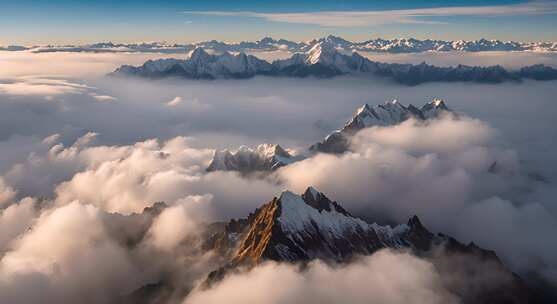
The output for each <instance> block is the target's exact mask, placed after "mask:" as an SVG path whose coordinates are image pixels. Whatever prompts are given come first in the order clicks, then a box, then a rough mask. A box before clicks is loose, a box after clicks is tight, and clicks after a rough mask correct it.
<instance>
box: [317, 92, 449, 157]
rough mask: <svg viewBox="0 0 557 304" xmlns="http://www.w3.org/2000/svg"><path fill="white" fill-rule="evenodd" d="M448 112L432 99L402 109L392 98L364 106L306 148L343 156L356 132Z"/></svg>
mask: <svg viewBox="0 0 557 304" xmlns="http://www.w3.org/2000/svg"><path fill="white" fill-rule="evenodd" d="M446 112H450V109H449V108H448V107H447V106H446V104H445V102H444V101H443V100H441V99H434V100H432V101H430V102H427V103H425V104H424V105H423V106H422V107H421V108H417V107H415V106H413V105H409V106H404V105H402V104H401V103H400V102H398V101H397V100H396V99H395V100H392V101H388V102H385V103H383V104H379V105H376V106H373V107H371V106H369V105H368V104H364V105H363V106H361V107H360V108H358V109H357V110H356V112H354V115H353V116H352V118H351V119H350V120H349V121H348V122H347V123H346V124H345V125H344V127H343V128H342V129H341V130H337V131H333V132H332V133H331V134H329V135H328V136H327V137H325V139H324V140H323V141H322V142H319V143H316V144H314V145H312V146H311V147H310V151H314V152H326V153H344V152H346V151H347V150H348V148H349V146H350V138H351V137H352V136H353V135H354V134H356V133H357V132H358V131H360V130H362V129H365V128H369V127H372V126H392V125H396V124H399V123H401V122H403V121H405V120H407V119H409V118H415V119H418V120H425V119H431V118H435V117H437V116H439V115H441V114H442V113H446Z"/></svg>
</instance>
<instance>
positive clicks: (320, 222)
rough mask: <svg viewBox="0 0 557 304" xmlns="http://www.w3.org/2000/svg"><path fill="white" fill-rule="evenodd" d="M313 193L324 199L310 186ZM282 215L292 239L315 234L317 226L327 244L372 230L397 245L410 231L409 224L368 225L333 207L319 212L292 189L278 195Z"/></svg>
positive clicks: (279, 218)
mask: <svg viewBox="0 0 557 304" xmlns="http://www.w3.org/2000/svg"><path fill="white" fill-rule="evenodd" d="M308 191H309V192H310V193H312V195H313V196H314V198H316V197H317V196H318V194H320V195H322V196H324V195H323V194H322V193H320V192H319V191H317V190H316V189H315V188H314V187H308V190H306V192H308ZM278 200H279V202H280V206H281V214H280V216H279V217H278V219H277V220H278V221H279V223H280V225H281V228H282V230H283V232H284V233H285V234H286V235H287V236H288V237H289V238H291V239H293V240H296V239H298V240H301V236H302V235H306V234H310V233H311V232H315V226H314V225H313V223H315V224H316V225H317V227H318V228H319V232H321V233H322V234H323V236H324V237H325V238H326V240H327V241H329V242H331V241H333V240H334V239H342V238H344V237H345V236H346V235H347V233H349V234H350V233H356V234H357V233H366V231H370V230H373V231H375V232H376V233H377V235H378V236H379V239H380V240H381V241H382V242H384V243H398V242H400V241H399V240H398V238H399V236H400V235H402V234H403V233H404V232H406V231H407V226H406V225H404V224H403V225H399V226H396V227H394V228H391V227H390V226H388V225H387V226H381V225H378V224H376V223H373V224H368V223H367V222H365V221H364V220H362V219H360V218H357V217H353V216H350V215H347V214H343V213H340V212H338V211H337V209H336V208H334V206H331V208H329V210H325V209H322V210H318V209H316V208H314V207H312V206H310V205H309V204H308V203H306V202H305V201H304V199H303V198H302V196H300V195H298V194H295V193H293V192H291V191H289V190H284V191H283V192H282V193H281V195H280V196H279V199H278Z"/></svg>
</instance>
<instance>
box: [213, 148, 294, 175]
mask: <svg viewBox="0 0 557 304" xmlns="http://www.w3.org/2000/svg"><path fill="white" fill-rule="evenodd" d="M299 159H300V157H299V156H294V155H292V154H290V153H289V152H288V151H286V150H284V149H283V148H282V147H281V146H279V145H271V144H261V145H259V146H257V147H256V148H255V149H251V148H248V147H246V146H241V147H240V148H239V149H238V150H236V151H230V150H222V151H215V154H214V155H213V159H212V160H211V163H210V164H209V166H208V167H207V171H208V172H212V171H239V172H242V173H250V172H255V171H272V170H275V169H277V168H280V167H282V166H285V165H288V164H290V163H292V162H295V161H297V160H299Z"/></svg>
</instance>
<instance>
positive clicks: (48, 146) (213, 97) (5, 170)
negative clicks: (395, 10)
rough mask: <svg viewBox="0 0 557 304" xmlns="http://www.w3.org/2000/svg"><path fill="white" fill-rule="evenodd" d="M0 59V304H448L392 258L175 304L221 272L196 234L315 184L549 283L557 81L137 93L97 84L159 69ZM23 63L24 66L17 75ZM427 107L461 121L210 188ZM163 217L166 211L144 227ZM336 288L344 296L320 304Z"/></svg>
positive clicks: (268, 85)
mask: <svg viewBox="0 0 557 304" xmlns="http://www.w3.org/2000/svg"><path fill="white" fill-rule="evenodd" d="M0 56H2V57H1V58H2V61H3V62H6V63H7V65H6V67H8V68H6V70H5V71H1V72H0V73H2V74H0V150H1V151H2V153H0V154H1V155H0V175H1V178H0V302H6V303H10V302H26V303H37V302H45V301H46V302H48V303H55V302H60V301H64V302H76V301H80V300H81V299H83V298H87V299H89V301H88V302H90V303H98V302H114V301H116V302H117V301H119V300H121V299H122V297H123V296H125V295H127V294H130V293H131V292H133V291H135V290H137V289H140V288H141V287H144V286H145V285H148V284H154V283H157V282H159V281H161V280H164V281H167V282H171V284H170V285H171V286H174V287H178V288H176V289H174V290H171V291H168V293H170V294H172V295H171V296H169V297H168V298H170V299H171V302H173V303H179V302H182V301H185V303H218V302H221V301H222V299H226V300H227V301H229V302H234V303H238V302H242V303H258V302H262V301H264V302H270V303H284V302H289V301H290V302H292V301H293V302H296V301H300V299H304V301H307V302H310V303H313V302H315V303H318V302H319V303H322V302H323V301H326V300H327V301H330V302H332V303H334V302H338V301H337V300H338V299H339V298H338V297H340V296H341V294H343V295H344V296H345V295H346V294H347V293H348V294H351V295H353V298H351V299H350V300H351V302H353V303H364V302H366V299H368V298H369V297H371V296H374V297H378V298H377V299H381V300H378V301H380V302H383V303H403V302H408V301H409V300H411V301H418V302H424V303H458V302H459V301H461V298H460V296H461V295H458V294H455V293H454V292H453V289H451V288H449V287H447V282H446V274H447V271H446V270H443V269H442V268H440V266H439V265H437V264H435V265H434V264H432V262H431V261H430V260H428V259H427V258H420V257H415V256H413V255H410V254H408V253H405V252H402V253H401V252H391V251H380V252H378V253H376V254H374V255H372V256H370V257H364V258H362V259H361V260H358V261H356V262H355V263H354V264H349V265H348V266H345V267H341V266H331V265H327V264H325V263H321V262H314V263H311V264H310V265H309V266H307V267H306V268H304V269H299V268H298V267H297V266H291V265H282V264H273V263H269V264H264V265H261V266H259V267H256V268H255V269H253V270H251V271H247V272H241V273H238V274H235V275H232V276H230V277H227V278H226V279H225V280H224V281H223V282H221V283H220V284H218V285H217V286H216V287H215V288H212V289H209V290H201V289H194V291H193V292H192V293H191V294H190V295H189V296H188V297H186V293H187V292H184V289H188V290H189V289H192V288H194V287H195V286H198V285H197V284H198V283H199V282H200V281H203V279H204V278H205V277H206V275H207V273H208V272H210V271H212V270H214V267H213V266H214V265H215V259H217V257H215V256H213V255H211V254H210V253H205V252H201V251H200V250H199V248H200V245H199V238H200V235H201V234H203V233H204V232H203V231H202V230H203V229H202V227H204V225H205V224H206V223H210V222H214V221H223V220H229V219H231V218H241V217H246V216H247V215H248V214H249V213H250V212H252V211H253V210H254V209H255V208H257V207H259V206H261V205H262V204H263V203H266V202H268V201H270V200H271V199H272V198H273V197H274V196H276V195H277V194H279V193H280V191H281V190H283V189H285V188H288V189H290V190H292V191H295V192H298V193H299V192H303V191H304V190H305V189H306V188H307V186H309V185H313V186H315V187H316V188H318V189H319V190H320V191H322V192H323V193H326V194H327V195H328V196H329V197H331V199H334V200H336V201H338V202H339V203H340V204H341V205H342V206H343V207H345V208H346V209H347V210H349V211H350V212H351V213H353V214H355V215H357V216H360V217H363V218H366V219H369V220H373V221H379V222H382V223H386V224H394V223H403V222H405V221H406V220H407V219H408V218H409V217H410V216H412V215H414V214H417V215H419V217H420V218H421V219H422V221H423V222H424V223H425V224H426V225H427V226H428V227H430V228H431V230H432V231H435V232H443V233H448V234H450V235H453V236H455V237H456V238H458V239H460V240H462V241H465V242H469V241H473V242H475V243H477V244H478V245H480V246H482V247H484V248H488V249H493V250H495V251H496V252H497V255H498V256H499V257H500V258H501V259H502V261H503V262H504V263H505V264H506V265H508V266H509V267H510V268H511V269H512V270H513V271H515V272H517V273H518V274H520V275H524V276H529V275H533V274H535V275H539V276H541V277H543V278H544V279H546V280H548V281H549V282H551V283H552V284H557V258H556V257H557V241H555V240H554V237H553V236H552V233H553V231H556V230H557V206H556V205H555V197H556V195H557V191H555V188H556V187H555V182H556V181H557V161H556V160H555V158H554V157H553V154H554V153H553V151H555V148H557V147H556V146H555V140H554V138H557V128H555V126H554V119H555V118H556V117H557V105H555V100H554V96H556V95H557V86H556V85H555V81H549V82H535V81H525V82H522V83H503V84H496V85H490V84H446V83H441V84H423V85H418V86H415V87H407V86H401V85H397V84H395V83H391V82H389V81H387V80H376V81H372V82H370V81H369V80H362V79H357V78H351V77H336V78H332V79H311V78H308V79H281V78H273V79H268V78H259V77H258V78H255V79H251V80H215V81H185V80H177V79H168V80H150V81H149V80H138V79H122V78H110V77H105V76H103V75H104V74H106V72H108V71H110V70H112V69H113V67H114V66H117V65H120V64H122V63H123V62H125V63H134V62H135V61H137V62H142V61H143V60H145V59H146V57H145V56H152V55H145V54H71V55H68V56H67V59H65V58H63V57H64V56H62V54H60V53H55V54H31V53H29V54H26V55H21V54H19V55H11V54H10V55H9V56H8V55H6V54H4V53H1V55H0ZM11 56H18V57H11ZM20 56H28V57H20ZM35 56H38V57H35ZM39 56H55V59H52V57H48V59H47V58H46V57H44V58H39ZM508 56H512V54H511V55H508ZM22 60H24V61H27V60H29V62H32V63H35V65H30V66H31V67H26V68H25V70H24V71H19V70H16V69H15V68H12V69H11V68H10V66H11V67H16V66H20V63H21V61H22ZM51 60H52V61H56V62H57V65H60V66H65V67H70V68H64V69H60V70H58V69H56V68H55V67H54V66H53V64H52V63H51V62H50V61H51ZM64 60H67V61H64ZM134 60H135V61H134ZM437 60H440V59H437ZM448 60H453V59H452V58H450V59H448ZM504 60H510V59H504ZM529 60H530V59H529ZM544 60H545V59H544ZM27 66H29V65H27ZM435 97H439V98H443V99H444V100H446V102H447V104H448V106H449V107H451V108H452V109H453V110H455V111H456V112H457V113H458V116H459V118H458V119H454V118H451V117H447V118H440V119H437V120H433V121H431V122H423V121H417V120H408V121H405V122H404V123H402V124H400V125H397V126H392V127H373V128H369V129H366V130H363V131H361V132H359V133H358V134H357V136H355V138H354V139H353V141H352V143H351V148H352V149H351V152H348V153H346V154H343V155H329V154H318V155H315V156H313V157H310V158H307V159H305V160H302V161H299V162H296V163H294V164H291V165H289V166H286V167H283V168H280V169H279V170H277V171H275V172H273V173H271V174H268V175H265V176H263V177H260V176H259V177H253V176H249V177H247V176H243V175H240V174H238V173H235V172H218V171H217V172H210V173H208V172H206V170H205V169H206V168H207V166H208V164H209V162H210V161H211V158H212V156H213V153H214V149H222V148H237V147H238V146H240V145H248V146H253V145H256V144H259V143H264V142H268V143H278V144H281V145H282V146H284V147H287V148H291V149H293V150H296V151H298V152H302V151H305V149H307V147H308V146H309V145H310V144H312V143H315V142H317V141H319V140H321V139H322V138H323V137H324V136H325V135H327V134H328V133H330V132H331V131H332V130H335V129H337V128H339V127H341V126H342V125H343V124H344V123H345V121H346V120H347V119H348V118H350V116H351V114H352V112H353V110H354V109H356V108H357V107H358V106H360V105H362V104H363V103H368V104H372V105H373V104H380V103H383V102H385V101H388V100H392V99H398V100H399V101H401V102H403V103H405V104H409V103H413V104H416V105H421V104H422V103H423V102H425V101H428V100H431V99H433V98H435ZM156 202H165V204H167V205H168V207H167V208H164V210H162V211H161V210H159V211H156V212H154V211H153V213H149V212H144V210H145V208H148V210H149V207H152V206H153V205H154V204H155V203H156ZM153 208H155V207H153ZM155 209H156V208H155ZM402 272H404V273H406V275H405V276H401V275H400V273H402ZM339 278H342V279H339ZM247 281H249V282H257V285H252V283H250V284H249V285H247V284H246V282H247ZM277 281H281V282H286V283H287V286H282V288H276V286H274V285H276V282H277ZM331 281H337V282H338V284H339V285H338V286H337V288H335V289H331V290H327V291H326V292H325V293H321V292H318V291H322V286H323V285H326V284H329V283H330V282H331ZM358 282H359V283H358ZM362 282H366V285H365V286H363V285H362V284H361V283H362ZM385 282H390V284H387V285H385V284H386V283H385ZM286 283H285V284H286ZM352 283H353V284H352ZM372 283H373V284H372ZM370 285H371V287H369V286H370ZM248 286H249V289H250V290H249V291H248V290H247V289H246V288H248ZM392 289H401V290H409V291H411V292H409V293H393V292H392ZM177 290H178V291H177ZM339 290H341V291H342V292H341V293H338V292H339Z"/></svg>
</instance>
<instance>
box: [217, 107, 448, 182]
mask: <svg viewBox="0 0 557 304" xmlns="http://www.w3.org/2000/svg"><path fill="white" fill-rule="evenodd" d="M447 113H451V114H452V115H455V114H454V113H453V112H452V111H451V110H450V109H449V108H448V107H447V105H446V104H445V101H443V100H441V99H434V100H432V101H430V102H427V103H425V104H424V105H423V106H421V107H419V108H418V107H416V106H414V105H412V104H410V105H408V106H404V105H402V104H401V103H399V102H398V101H397V100H393V101H390V102H385V103H384V104H380V105H376V106H373V107H371V106H369V105H368V104H364V105H363V106H362V107H360V108H359V109H357V110H356V112H355V113H354V115H353V116H352V118H351V119H350V120H349V121H347V122H346V124H345V125H344V127H343V128H342V129H340V130H335V131H333V132H332V133H331V134H329V135H328V136H327V137H325V139H323V140H322V141H320V142H318V143H315V144H313V145H311V146H310V147H309V149H308V151H307V153H301V154H297V155H292V154H291V153H289V152H287V151H286V150H284V149H283V148H282V147H281V146H279V145H276V144H275V145H271V144H262V145H259V146H257V147H256V148H255V149H251V148H248V147H245V146H241V147H240V148H239V149H238V150H235V151H230V150H222V151H215V153H214V154H213V158H212V160H211V163H210V164H209V166H208V167H207V171H208V172H212V171H238V172H241V173H244V174H247V173H252V172H258V171H259V172H261V171H263V172H265V171H266V172H269V171H273V170H276V169H278V168H280V167H283V166H286V165H289V164H291V163H294V162H296V161H299V160H302V159H304V158H306V157H308V156H311V155H312V154H315V153H334V154H340V153H344V152H346V151H348V150H349V148H350V140H351V138H352V137H353V136H354V135H355V134H356V133H357V132H358V131H360V130H362V129H365V128H369V127H373V126H393V125H396V124H399V123H401V122H403V121H405V120H407V119H409V118H414V119H417V120H422V121H424V120H428V119H432V118H436V117H439V116H441V115H444V114H447Z"/></svg>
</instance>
